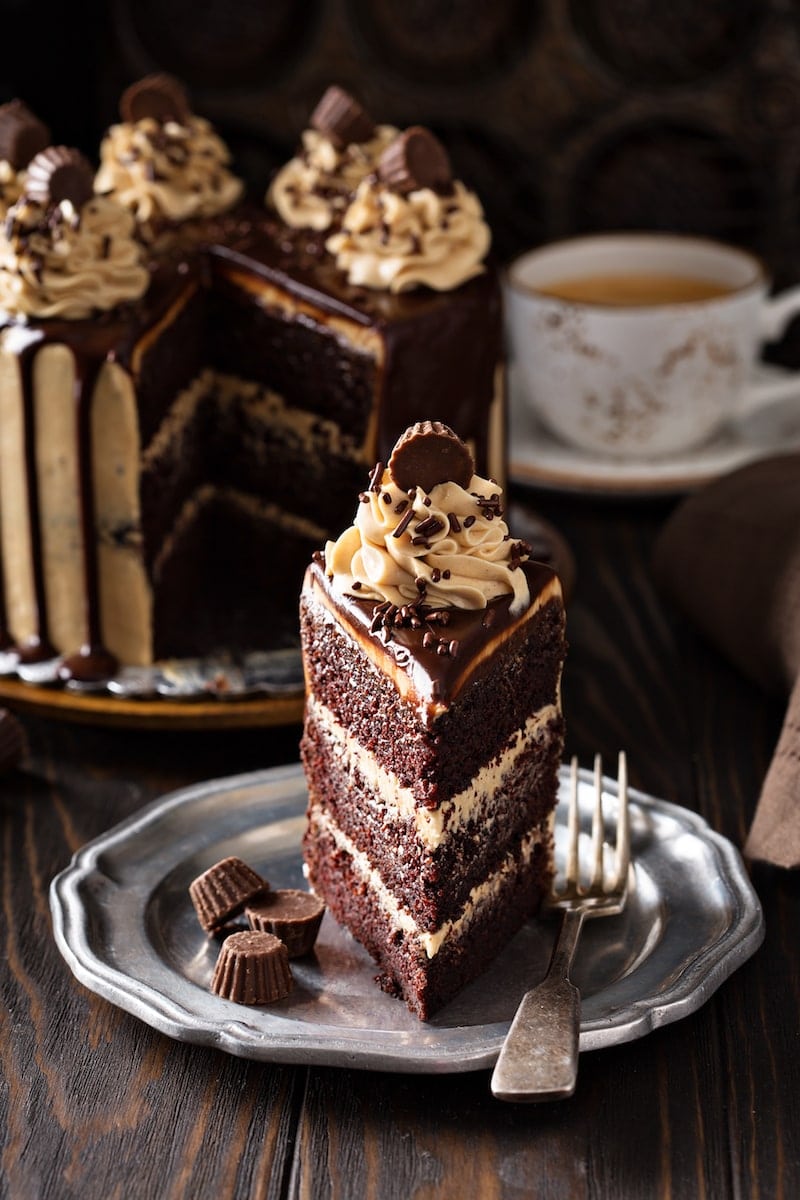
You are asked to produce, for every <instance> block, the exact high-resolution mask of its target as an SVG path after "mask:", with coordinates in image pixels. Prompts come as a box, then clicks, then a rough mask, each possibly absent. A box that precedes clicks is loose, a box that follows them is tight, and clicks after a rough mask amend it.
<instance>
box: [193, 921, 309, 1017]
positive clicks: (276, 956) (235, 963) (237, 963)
mask: <svg viewBox="0 0 800 1200" xmlns="http://www.w3.org/2000/svg"><path fill="white" fill-rule="evenodd" d="M292 986H293V980H292V972H291V969H290V967H289V955H288V953H287V950H286V947H285V946H284V944H283V942H282V941H280V940H279V939H278V938H276V937H274V936H273V935H272V934H271V933H262V932H261V930H258V929H256V930H254V929H243V930H242V931H241V932H240V933H232V934H231V935H230V937H227V938H226V939H225V941H224V942H223V943H222V946H221V947H220V952H219V956H218V958H217V963H216V967H215V968H214V975H213V977H212V980H211V990H212V992H214V993H215V994H216V995H217V996H222V997H223V998H224V999H225V1000H233V1001H235V1003H236V1004H271V1003H272V1002H273V1001H274V1000H282V999H283V998H284V996H288V995H289V993H290V991H291V990H292Z"/></svg>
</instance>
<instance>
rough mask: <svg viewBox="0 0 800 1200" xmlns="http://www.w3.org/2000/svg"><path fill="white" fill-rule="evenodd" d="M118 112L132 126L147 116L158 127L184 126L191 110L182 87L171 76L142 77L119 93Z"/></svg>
mask: <svg viewBox="0 0 800 1200" xmlns="http://www.w3.org/2000/svg"><path fill="white" fill-rule="evenodd" d="M119 112H120V116H121V117H122V119H123V121H126V122H129V123H130V124H134V123H135V122H136V121H143V120H144V119H145V117H150V118H152V120H154V121H158V123H159V124H160V125H163V124H165V123H166V122H167V121H175V122H176V123H177V124H178V125H186V124H187V122H188V120H189V118H190V116H191V112H192V110H191V108H190V107H189V100H188V97H187V95H186V92H185V91H184V89H183V87H182V85H181V84H180V83H179V82H178V80H177V79H175V78H174V77H173V76H172V75H166V74H157V75H145V77H144V79H139V80H138V81H137V82H136V83H132V84H131V86H130V87H129V88H126V90H125V91H124V92H123V93H122V96H121V97H120V102H119Z"/></svg>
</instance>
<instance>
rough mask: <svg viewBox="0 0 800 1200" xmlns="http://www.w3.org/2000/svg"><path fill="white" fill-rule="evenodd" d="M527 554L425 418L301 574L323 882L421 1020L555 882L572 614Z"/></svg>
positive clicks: (307, 752)
mask: <svg viewBox="0 0 800 1200" xmlns="http://www.w3.org/2000/svg"><path fill="white" fill-rule="evenodd" d="M453 444H455V445H456V446H460V448H461V451H462V452H463V457H462V458H461V465H459V463H458V461H456V462H455V463H454V462H453V460H452V458H450V457H449V447H450V446H452V445H453ZM420 450H421V453H418V452H419V451H420ZM464 463H466V464H468V465H467V466H466V467H465V466H464ZM454 467H455V470H454ZM527 549H528V548H527V547H526V546H525V545H524V544H523V543H520V542H518V541H515V540H514V539H513V538H511V537H510V535H509V533H508V530H507V527H506V525H505V522H504V521H503V519H502V509H501V507H500V489H499V487H498V486H497V485H496V484H494V483H493V482H491V481H489V480H486V479H483V478H481V477H480V476H478V475H474V474H473V468H472V462H471V459H470V456H469V453H468V451H467V450H466V448H465V447H464V446H463V443H460V442H458V440H457V439H456V438H455V437H454V435H453V434H452V433H451V432H450V431H449V430H448V429H447V428H446V427H445V426H442V425H441V424H440V423H433V424H432V423H430V422H428V423H423V424H422V425H418V426H415V427H414V428H413V429H412V430H409V431H408V433H407V434H406V435H405V437H404V438H403V439H401V441H400V442H399V443H398V447H397V448H396V449H395V452H394V454H393V456H392V459H391V461H390V463H389V467H388V468H387V469H384V468H383V466H382V464H378V467H377V468H376V470H375V471H374V472H373V475H372V477H371V483H370V486H369V489H368V490H367V491H365V492H364V493H363V494H362V496H361V503H360V505H359V510H358V513H357V515H356V523H355V525H353V526H352V527H351V528H350V529H348V530H347V531H346V532H345V533H344V534H343V535H342V536H341V537H340V538H339V539H338V541H337V542H335V543H332V542H329V543H328V545H327V546H326V549H325V553H324V556H322V555H320V556H318V557H317V559H316V561H314V562H313V563H312V565H311V566H310V567H309V569H308V571H307V574H306V578H305V583H304V587H303V592H302V597H301V633H302V645H303V660H304V667H305V672H306V688H307V692H306V713H305V726H304V733H303V741H302V747H301V752H302V758H303V764H304V767H305V772H306V776H307V779H308V788H309V807H308V824H307V831H306V834H305V838H304V843H303V849H304V857H305V862H306V867H307V871H308V876H309V881H310V883H311V886H312V887H313V888H314V890H315V891H316V892H318V893H319V895H320V896H321V897H322V898H323V899H324V900H325V901H326V903H327V904H328V906H329V908H330V909H331V911H332V912H333V914H334V916H335V917H336V918H337V919H338V920H339V921H340V922H341V923H342V924H344V925H345V926H346V927H347V928H348V929H349V930H350V931H351V932H352V933H353V934H354V936H355V937H356V938H357V939H358V940H359V941H361V942H362V943H363V945H364V946H365V947H366V948H367V950H368V951H369V952H370V954H372V956H373V957H374V958H375V960H376V961H377V962H378V964H379V966H380V968H381V983H382V986H384V987H385V988H386V989H387V990H389V991H393V992H395V993H397V994H399V995H401V996H403V998H404V999H405V1000H406V1002H407V1004H408V1006H409V1008H411V1010H412V1011H413V1012H415V1013H417V1014H418V1015H419V1016H420V1017H421V1018H423V1019H427V1018H428V1017H430V1016H431V1015H432V1014H433V1013H434V1012H435V1011H436V1010H437V1009H438V1008H440V1007H441V1006H442V1005H443V1004H445V1003H447V1001H448V1000H449V999H451V998H452V997H453V996H454V995H455V993H456V992H457V991H458V990H459V989H460V988H461V987H462V986H463V985H464V984H465V983H467V982H468V981H469V980H471V979H473V978H474V977H475V976H476V975H477V974H479V973H480V972H481V971H482V970H483V969H484V968H485V967H486V966H487V964H488V963H489V962H490V961H491V959H492V958H493V957H494V956H495V954H497V952H498V951H499V950H500V948H501V947H502V946H503V944H504V943H505V942H506V941H507V940H508V938H509V937H510V936H511V935H512V934H513V933H514V932H516V930H517V929H518V928H519V927H520V925H521V924H522V923H523V921H524V920H525V919H526V918H527V917H528V916H530V915H531V914H532V913H533V912H535V910H536V909H537V907H538V905H539V902H540V899H541V897H542V895H543V893H544V891H545V890H546V888H547V887H548V884H549V881H550V877H551V872H552V836H551V822H552V816H553V812H554V809H555V802H556V787H557V773H558V765H559V762H560V757H561V751H562V745H563V719H562V715H561V709H560V690H559V687H560V676H561V669H562V665H563V659H564V652H565V643H564V610H563V605H562V599H561V588H560V584H559V581H558V578H557V576H556V575H555V574H554V573H553V571H552V570H551V569H550V568H549V567H547V566H545V565H543V564H541V563H536V562H533V561H531V560H530V559H529V558H528V557H527Z"/></svg>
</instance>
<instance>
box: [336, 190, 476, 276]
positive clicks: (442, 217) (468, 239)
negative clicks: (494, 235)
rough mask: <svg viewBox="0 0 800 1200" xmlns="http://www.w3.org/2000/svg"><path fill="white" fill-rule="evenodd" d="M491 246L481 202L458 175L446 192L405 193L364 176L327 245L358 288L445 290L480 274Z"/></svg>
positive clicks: (338, 263)
mask: <svg viewBox="0 0 800 1200" xmlns="http://www.w3.org/2000/svg"><path fill="white" fill-rule="evenodd" d="M490 243H491V234H490V232H489V227H488V225H487V224H486V222H485V221H484V219H483V209H482V208H481V203H480V201H479V200H478V198H477V196H476V195H475V194H474V193H473V192H470V191H469V190H468V189H467V188H466V187H465V186H464V184H463V183H461V182H460V181H459V180H456V181H455V182H454V183H453V186H452V189H451V190H450V191H448V192H446V193H444V194H441V193H439V192H438V191H434V190H433V188H429V187H422V188H418V189H417V190H415V191H412V192H409V193H408V194H407V195H402V194H400V193H399V192H396V191H392V190H390V189H389V188H387V187H385V186H383V185H382V184H381V183H380V181H376V180H375V179H374V178H367V179H364V180H363V181H362V183H361V184H360V185H359V187H358V190H357V192H356V195H355V198H354V199H353V203H352V204H351V205H350V207H349V208H348V209H347V211H346V213H345V214H344V218H343V221H342V228H341V231H340V232H339V233H335V234H334V235H333V236H332V237H329V238H328V240H327V242H326V247H327V249H328V250H329V251H330V253H331V254H334V255H335V256H336V262H337V265H338V266H339V267H340V268H341V269H342V270H343V271H345V272H346V273H347V277H348V279H349V281H350V282H351V283H352V284H355V285H357V286H361V287H368V288H376V289H383V290H386V291H390V292H405V291H409V290H410V289H411V288H416V287H419V286H420V285H422V284H424V285H427V286H428V287H430V288H433V289H434V291H438V292H447V291H450V290H451V289H452V288H456V287H458V286H459V284H462V283H465V282H466V280H468V279H471V278H472V277H473V276H474V275H480V274H481V273H482V272H483V270H484V269H485V268H484V266H483V260H484V258H485V257H486V254H487V252H488V250H489V245H490Z"/></svg>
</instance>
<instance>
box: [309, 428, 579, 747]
mask: <svg viewBox="0 0 800 1200" xmlns="http://www.w3.org/2000/svg"><path fill="white" fill-rule="evenodd" d="M501 501H502V491H501V488H500V487H499V486H498V484H496V483H495V482H494V481H493V480H490V479H484V478H482V477H481V476H479V475H476V474H475V472H474V462H473V459H472V455H471V453H470V451H469V449H468V447H467V446H466V445H465V444H464V443H463V442H462V441H461V440H460V439H459V438H458V437H457V436H456V435H455V434H454V433H453V431H452V430H451V429H449V428H448V427H447V426H446V425H443V424H442V423H441V422H438V421H424V422H419V423H418V424H416V425H414V426H411V427H410V428H409V429H408V430H406V432H405V433H404V434H403V435H402V437H401V438H400V439H399V440H398V442H397V443H396V445H395V447H394V451H393V453H392V455H391V457H390V459H389V462H388V463H387V464H384V463H377V464H376V466H375V467H374V469H373V471H372V473H371V476H370V480H369V484H368V487H367V489H366V490H365V491H364V492H362V493H361V494H360V496H359V505H358V510H357V512H356V517H355V520H354V523H353V525H352V526H350V527H349V528H348V529H346V530H345V531H344V533H342V534H341V536H340V537H339V538H338V539H337V540H336V541H335V542H328V543H327V545H326V547H325V550H324V553H321V554H319V555H318V556H316V557H315V561H314V562H313V563H312V564H311V566H310V567H309V569H308V572H307V574H306V580H305V584H304V597H305V598H306V599H307V600H308V601H309V602H311V603H314V604H317V605H319V606H321V608H322V610H323V611H325V612H326V613H327V614H328V616H329V617H330V619H331V620H333V621H334V622H336V623H338V624H339V625H340V626H341V627H343V628H344V630H345V631H346V632H347V634H348V635H349V637H350V638H351V639H352V640H353V641H354V642H355V643H356V644H357V645H358V646H359V647H360V649H361V651H362V652H363V654H364V655H365V656H366V657H367V658H368V659H369V661H370V662H371V663H372V664H373V666H374V667H375V668H376V669H377V670H378V671H380V672H382V673H383V674H384V675H385V676H387V677H388V678H389V679H391V681H392V682H393V684H394V686H395V687H396V689H397V691H398V693H399V695H400V698H401V700H402V701H403V702H405V703H408V704H409V705H411V706H412V707H413V708H415V709H416V710H417V713H418V715H419V718H420V720H421V722H422V723H423V724H424V725H427V726H429V725H431V724H433V723H434V722H435V721H436V719H437V718H438V717H440V716H441V715H442V714H443V713H445V712H447V711H448V709H449V708H450V707H451V705H452V704H453V703H454V702H455V700H456V699H457V697H458V696H459V694H460V693H461V692H462V690H463V689H464V687H465V685H466V684H467V683H468V682H470V681H471V680H473V679H474V678H475V677H476V674H477V673H479V672H481V671H482V670H486V669H489V668H490V666H491V664H492V661H493V660H494V659H495V656H496V655H497V653H498V651H499V650H500V648H501V647H502V646H503V644H504V643H506V642H507V641H508V640H509V639H511V638H512V637H514V636H515V635H516V634H518V633H521V632H522V631H523V630H524V629H525V627H526V626H528V624H529V623H530V622H531V621H532V619H533V618H534V617H535V616H536V614H537V613H538V612H540V611H541V609H542V608H543V607H544V606H545V605H547V604H549V603H551V602H552V603H553V604H555V605H556V606H557V607H558V608H559V609H561V608H562V597H561V585H560V582H559V579H558V576H557V575H556V573H555V572H554V571H553V570H552V568H550V567H549V566H547V565H545V564H544V563H539V562H535V561H534V560H532V559H531V558H530V547H529V546H528V545H527V544H526V543H525V542H522V541H520V540H519V539H516V538H514V537H513V536H512V535H511V534H510V533H509V530H508V526H507V525H506V522H505V521H504V519H503V508H502V503H501Z"/></svg>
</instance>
